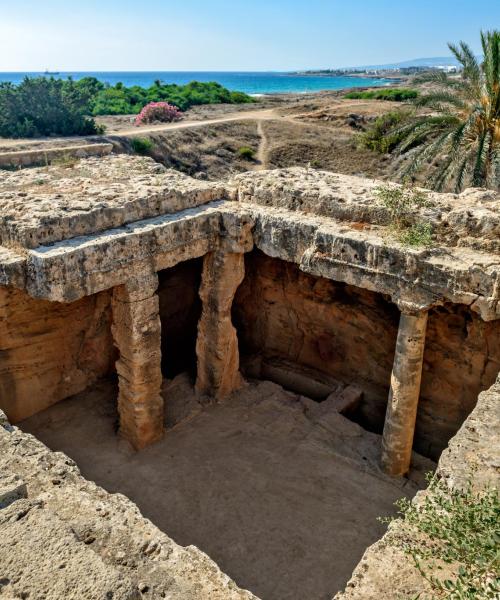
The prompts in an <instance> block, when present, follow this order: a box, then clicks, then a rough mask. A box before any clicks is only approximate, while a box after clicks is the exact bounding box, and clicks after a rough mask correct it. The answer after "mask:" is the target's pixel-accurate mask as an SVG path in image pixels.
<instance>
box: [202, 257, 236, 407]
mask: <svg viewBox="0 0 500 600" xmlns="http://www.w3.org/2000/svg"><path fill="white" fill-rule="evenodd" d="M244 273H245V263H244V255H243V253H241V252H238V253H236V252H225V251H223V250H221V249H219V250H216V251H215V252H210V253H209V254H207V255H206V256H205V258H204V261H203V274H202V280H201V286H200V298H201V300H202V303H203V308H202V314H201V317H200V321H199V323H198V338H197V341H196V356H197V358H198V376H197V379H196V389H197V391H199V392H201V393H203V394H207V395H209V396H213V397H215V398H217V399H221V398H224V397H225V396H227V395H228V394H230V393H231V392H232V391H234V390H236V389H238V388H239V387H241V385H242V381H243V380H242V377H241V375H240V372H239V351H238V338H237V335H236V329H235V328H234V327H233V323H232V321H231V306H232V304H233V298H234V295H235V293H236V290H237V289H238V286H239V285H240V283H241V282H242V281H243V276H244Z"/></svg>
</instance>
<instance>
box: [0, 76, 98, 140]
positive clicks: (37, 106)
mask: <svg viewBox="0 0 500 600" xmlns="http://www.w3.org/2000/svg"><path fill="white" fill-rule="evenodd" d="M90 101H91V96H90V95H89V91H88V90H87V89H85V88H84V87H82V86H80V85H78V84H77V83H76V82H74V81H71V80H68V81H63V80H62V79H47V78H45V77H36V78H29V77H27V78H26V79H24V81H23V82H22V83H21V84H19V85H17V86H16V85H13V84H11V83H0V136H2V137H13V138H16V137H38V136H46V135H91V134H96V133H103V129H102V128H101V127H99V126H98V125H97V124H96V123H95V121H94V119H92V118H91V117H90V116H89V113H90V111H89V103H90Z"/></svg>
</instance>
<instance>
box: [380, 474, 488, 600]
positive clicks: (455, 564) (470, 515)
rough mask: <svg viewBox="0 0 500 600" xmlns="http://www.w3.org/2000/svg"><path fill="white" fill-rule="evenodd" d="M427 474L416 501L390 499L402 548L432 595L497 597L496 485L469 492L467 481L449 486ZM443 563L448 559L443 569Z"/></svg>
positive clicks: (463, 598)
mask: <svg viewBox="0 0 500 600" xmlns="http://www.w3.org/2000/svg"><path fill="white" fill-rule="evenodd" d="M428 478H429V487H428V493H427V494H426V495H425V496H424V497H423V498H422V500H421V501H420V502H419V503H414V502H410V501H409V500H407V499H406V498H405V499H402V500H399V501H398V502H397V503H396V504H397V506H398V508H399V514H400V516H402V517H404V519H405V520H404V528H405V530H406V531H405V540H406V541H405V542H404V550H405V552H406V553H407V554H409V555H410V556H411V557H412V558H413V561H414V563H415V565H416V567H417V568H418V569H419V571H420V573H421V574H422V576H423V577H424V578H425V579H426V580H427V581H428V582H429V583H430V585H431V587H432V589H433V591H434V592H435V594H433V595H432V598H449V599H450V600H451V599H453V600H473V599H474V600H479V599H481V600H486V599H491V600H493V599H495V600H496V599H498V598H499V597H500V550H499V548H500V500H499V496H498V491H497V490H495V489H486V490H485V491H483V492H475V491H474V490H473V488H472V485H471V484H470V483H469V484H468V486H467V487H466V489H465V490H450V489H449V488H448V487H447V486H446V485H445V484H444V483H443V482H442V481H440V480H439V479H438V478H436V477H431V476H430V475H429V476H428ZM384 521H386V522H387V521H391V519H384ZM444 565H448V571H449V573H448V574H447V575H443V566H444ZM450 573H451V575H450ZM419 598H420V600H424V598H425V597H424V596H422V595H421V596H419Z"/></svg>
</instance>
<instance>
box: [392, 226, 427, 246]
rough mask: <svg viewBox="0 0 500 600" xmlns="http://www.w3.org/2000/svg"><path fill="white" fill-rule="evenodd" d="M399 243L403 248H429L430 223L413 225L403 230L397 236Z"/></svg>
mask: <svg viewBox="0 0 500 600" xmlns="http://www.w3.org/2000/svg"><path fill="white" fill-rule="evenodd" d="M398 239H399V241H400V242H401V243H402V244H403V246H412V247H419V246H431V245H432V225H431V224H430V223H415V224H414V225H410V227H408V228H407V229H403V230H402V231H400V232H399V235H398Z"/></svg>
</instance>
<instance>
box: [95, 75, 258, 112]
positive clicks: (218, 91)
mask: <svg viewBox="0 0 500 600" xmlns="http://www.w3.org/2000/svg"><path fill="white" fill-rule="evenodd" d="M253 101H254V100H253V98H252V97H251V96H248V95H247V94H243V93H242V92H230V91H229V90H228V89H226V88H225V87H223V86H222V85H220V84H219V83H216V82H209V83H201V82H199V81H192V82H191V83H188V84H187V85H176V84H174V83H172V84H163V83H161V81H156V82H155V83H154V84H153V85H152V86H150V87H149V88H142V87H140V86H137V85H135V86H132V87H130V88H128V87H125V86H124V85H123V84H121V83H118V84H116V85H115V86H113V87H111V86H107V87H104V88H103V89H101V90H100V91H98V92H97V94H96V96H95V99H94V101H93V105H92V112H93V114H94V115H126V114H138V113H139V112H140V111H141V110H142V108H143V107H144V106H146V105H147V104H149V103H150V102H168V103H169V104H173V105H175V106H177V107H178V108H179V109H180V110H182V111H185V110H187V109H188V108H190V107H191V106H195V105H200V104H221V103H225V104H241V103H248V102H253Z"/></svg>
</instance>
